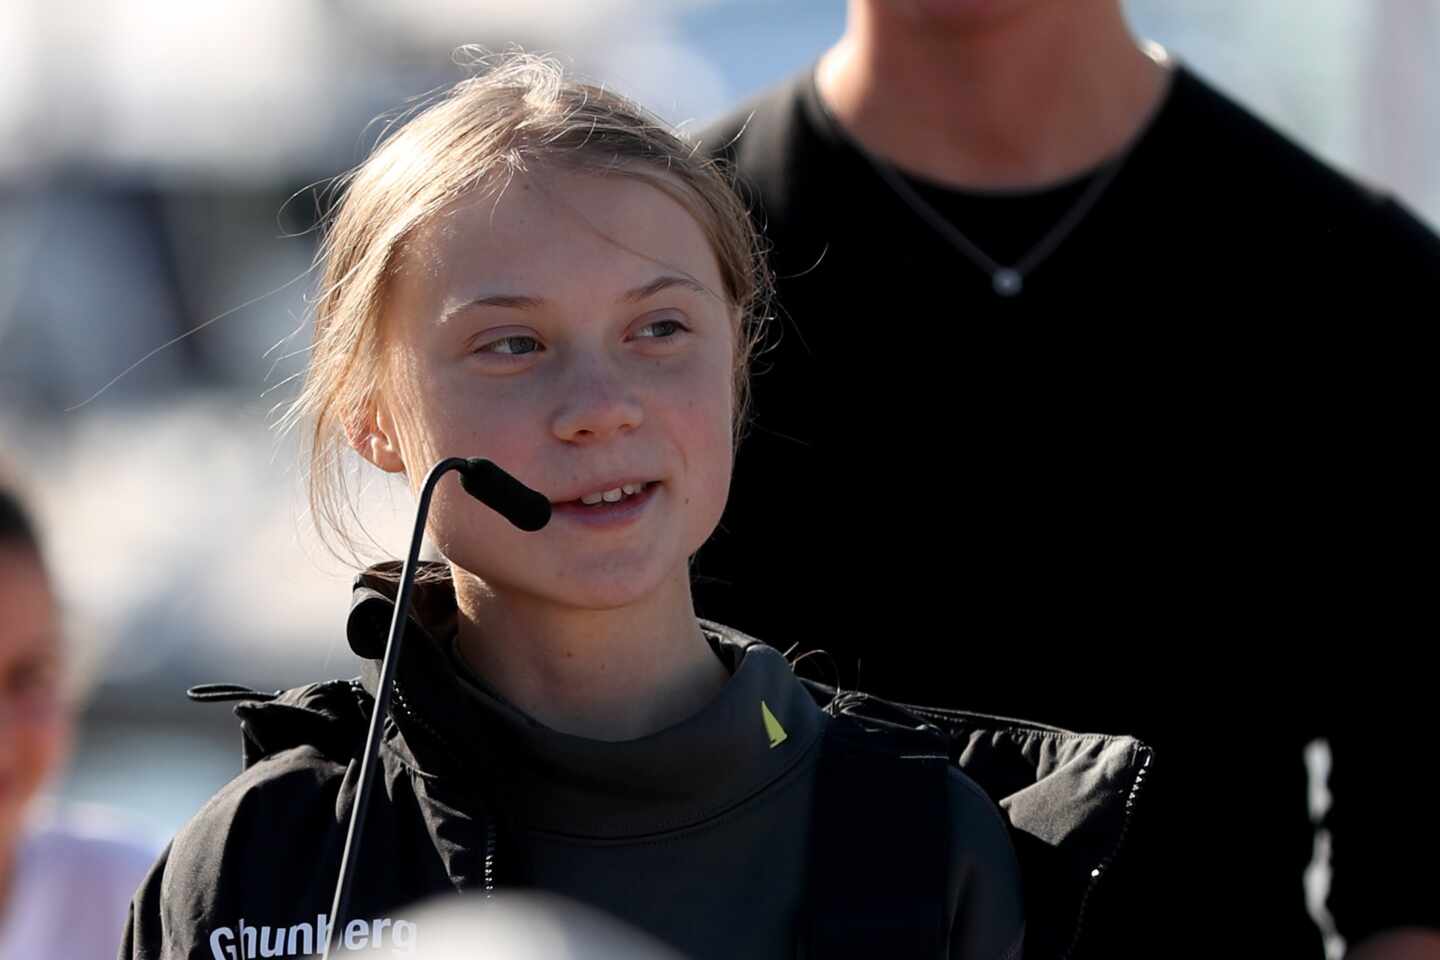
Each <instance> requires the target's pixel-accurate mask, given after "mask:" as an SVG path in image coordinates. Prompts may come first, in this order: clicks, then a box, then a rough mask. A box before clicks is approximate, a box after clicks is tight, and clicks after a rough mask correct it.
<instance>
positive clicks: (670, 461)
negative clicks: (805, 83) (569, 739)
mask: <svg viewBox="0 0 1440 960" xmlns="http://www.w3.org/2000/svg"><path fill="white" fill-rule="evenodd" d="M659 275H680V276H685V277H690V278H693V279H694V280H696V281H698V282H699V284H701V285H702V286H703V287H704V288H705V289H706V290H707V291H710V292H709V293H702V292H696V291H693V290H683V289H672V290H667V291H665V292H663V293H661V294H659V295H656V296H654V297H652V298H649V299H646V300H645V301H643V302H639V303H626V302H623V301H621V300H620V299H619V298H620V296H621V294H622V293H623V292H625V291H628V290H632V289H634V288H636V287H637V286H640V285H643V284H645V283H648V282H650V281H651V280H653V279H654V278H656V277H657V276H659ZM723 288H724V287H723V282H722V280H721V276H720V268H719V265H718V263H717V262H716V259H715V256H714V253H713V251H712V249H711V248H710V245H709V242H708V240H707V239H706V237H705V234H704V231H703V230H702V228H701V227H700V225H699V224H698V223H697V222H696V221H695V220H694V218H693V217H692V216H691V215H690V214H689V212H688V211H687V210H685V208H684V207H683V206H681V205H680V204H679V203H677V202H676V201H675V200H674V199H672V198H671V197H669V196H667V195H666V194H665V193H664V192H663V191H660V190H658V189H656V188H654V187H652V186H649V185H648V184H646V183H644V182H642V181H639V180H635V179H632V178H627V177H618V176H608V177H599V176H594V175H580V174H565V173H549V174H539V173H536V174H531V175H528V176H524V177H520V178H518V179H516V180H515V181H513V182H512V183H511V184H510V185H509V187H508V188H507V189H506V190H505V191H504V192H503V193H502V194H501V196H500V197H499V198H498V200H497V199H495V198H494V197H491V196H482V195H476V196H474V197H472V198H463V199H462V200H461V201H458V202H457V203H456V204H454V205H452V206H451V207H450V208H447V209H446V210H445V211H443V212H442V214H441V215H439V216H438V217H437V219H436V220H435V221H433V222H432V223H430V224H429V225H427V227H426V228H425V229H422V230H421V231H419V232H418V233H417V235H416V238H415V240H414V241H413V242H412V243H411V244H410V245H409V246H408V247H407V250H406V253H405V257H404V264H403V266H402V270H401V271H400V275H399V277H398V279H397V281H396V282H395V283H394V284H393V289H392V291H391V293H390V297H389V300H388V303H387V310H386V321H387V326H388V328H389V330H390V339H391V345H390V346H389V353H390V366H391V375H392V386H391V388H390V390H389V391H388V396H387V398H386V400H385V406H386V407H387V408H388V417H389V420H390V423H391V425H392V429H393V431H394V432H395V433H396V434H397V437H396V445H397V447H398V450H399V456H398V457H396V458H395V459H393V460H391V461H388V465H387V462H386V461H384V458H383V457H381V458H378V460H379V462H381V465H382V466H386V467H387V469H398V468H401V467H404V468H405V469H406V473H407V475H408V476H409V478H410V480H411V483H412V485H413V484H416V483H418V481H419V479H420V478H421V476H422V475H423V473H424V465H428V464H430V463H433V462H434V461H436V460H438V459H440V458H441V457H446V456H464V457H469V456H483V457H488V458H490V459H493V460H494V461H495V462H496V463H498V464H500V465H501V466H502V467H504V468H505V469H506V470H508V471H510V472H511V473H513V474H514V475H515V476H516V477H518V478H519V479H520V480H521V481H522V482H524V483H526V484H527V485H529V486H531V487H533V488H535V489H537V490H539V491H541V492H542V493H545V494H546V495H547V496H552V497H553V496H554V495H555V494H556V493H558V492H559V491H561V490H573V487H574V486H575V485H576V484H582V485H583V484H584V483H586V482H588V481H591V480H593V479H596V478H601V477H615V476H616V475H617V474H618V475H621V476H635V477H643V478H646V479H651V478H654V479H660V480H662V481H663V486H662V489H661V492H660V495H658V496H657V497H656V498H655V501H654V502H653V503H652V504H651V505H650V511H649V513H650V515H649V516H647V518H646V519H645V521H644V522H643V523H642V524H640V525H638V526H637V527H636V528H634V529H633V530H631V531H626V532H624V533H622V534H616V535H614V536H609V537H607V538H599V537H596V536H594V535H593V534H584V533H577V532H576V531H574V530H573V529H571V528H567V527H566V526H565V525H564V524H560V523H552V524H551V526H550V527H547V528H546V529H545V530H543V531H541V532H540V533H537V534H527V533H521V532H519V531H517V530H515V529H514V528H513V527H511V526H510V525H509V524H508V523H507V522H506V521H504V520H503V519H501V518H500V517H498V516H496V515H495V514H494V513H492V512H491V511H489V510H487V509H485V508H484V507H482V506H480V505H478V504H476V503H474V501H472V500H470V498H469V497H467V496H466V495H464V494H463V493H461V492H460V491H459V489H458V484H456V483H454V482H452V481H451V480H447V481H445V482H443V483H442V484H441V486H440V488H439V489H438V490H437V492H436V496H435V500H434V503H433V506H432V511H431V514H430V533H431V536H432V537H433V538H434V540H435V542H436V544H437V546H438V547H439V548H440V549H441V552H442V553H444V555H445V556H446V557H447V558H448V559H450V560H451V561H452V562H453V563H455V564H457V565H459V566H460V567H462V568H463V569H465V570H467V571H469V572H471V573H473V574H475V575H476V576H477V577H479V578H480V579H481V580H483V581H484V582H485V583H486V584H488V585H490V587H492V588H493V589H494V590H495V591H497V592H509V593H511V594H512V595H513V594H514V593H516V592H520V593H523V594H525V595H528V596H532V597H535V598H537V599H541V600H544V601H546V602H554V603H559V604H563V605H566V606H575V607H581V608H601V609H604V608H614V607H617V606H620V605H624V604H628V603H632V602H634V601H636V600H637V599H640V598H643V597H645V596H646V595H647V594H654V593H655V592H656V591H657V590H662V589H663V590H665V591H669V592H672V593H673V592H675V591H676V590H677V589H678V586H677V585H678V584H679V583H682V582H683V584H684V590H685V592H686V595H687V596H686V602H688V567H687V562H688V558H689V557H690V556H691V554H693V553H694V552H695V551H696V550H697V549H698V548H699V547H700V545H701V544H703V543H704V541H705V540H706V539H707V538H708V537H709V536H710V534H711V532H713V530H714V528H715V526H716V525H717V524H718V523H719V519H720V515H721V513H722V511H723V509H724V504H725V499H726V497H727V495H728V492H729V485H730V471H731V463H732V457H733V446H732V443H733V434H732V416H733V392H734V390H733V364H734V350H735V342H734V341H735V335H734V329H733V313H732V310H731V308H730V307H729V306H728V305H727V304H726V303H725V302H724V301H723V300H722V299H721V298H720V297H719V296H717V295H716V293H717V292H718V291H721V290H723ZM493 292H501V293H506V294H513V295H520V294H524V295H528V296H534V297H539V298H543V299H544V300H545V305H544V306H543V307H540V308H535V309H511V308H503V307H491V306H484V307H480V308H476V309H473V310H470V311H468V312H461V313H460V314H458V315H455V316H454V317H452V318H450V319H446V320H443V321H442V320H441V318H442V317H444V316H445V314H446V311H447V310H450V309H453V308H454V307H455V306H456V305H461V304H465V303H467V302H470V301H472V300H473V299H474V298H475V297H476V296H477V295H479V294H481V293H493ZM669 318H675V319H678V320H681V321H683V322H684V323H685V325H686V326H687V327H689V332H688V333H685V334H684V335H683V336H678V337H674V338H660V337H649V338H644V337H640V336H638V334H639V333H641V332H644V331H645V324H647V323H653V322H656V321H663V320H666V319H669ZM651 332H652V333H653V332H654V331H651ZM507 336H523V337H533V338H535V340H536V341H538V343H539V344H540V345H542V346H543V350H537V351H535V352H534V353H533V354H530V355H528V359H521V360H520V362H517V363H515V364H514V365H508V366H507V365H506V362H505V361H507V360H508V359H510V358H506V357H501V356H497V355H495V354H493V353H492V354H488V355H484V354H482V355H475V354H473V353H471V352H470V351H471V350H472V349H473V348H474V347H475V346H477V344H480V343H481V342H482V341H494V340H496V338H501V337H507ZM528 346H530V344H529V343H528V341H527V347H528ZM384 416H385V412H383V411H382V419H383V418H384Z"/></svg>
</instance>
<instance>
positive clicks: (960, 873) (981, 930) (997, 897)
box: [945, 766, 1025, 960]
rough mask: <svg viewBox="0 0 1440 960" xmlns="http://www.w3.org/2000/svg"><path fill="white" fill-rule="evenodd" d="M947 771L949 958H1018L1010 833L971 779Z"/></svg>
mask: <svg viewBox="0 0 1440 960" xmlns="http://www.w3.org/2000/svg"><path fill="white" fill-rule="evenodd" d="M946 773H947V776H946V778H945V792H946V800H947V803H948V808H949V813H950V870H949V881H948V882H949V888H948V889H947V891H946V893H947V904H948V906H949V909H950V937H951V939H950V946H951V955H952V956H959V957H994V958H997V960H1001V958H1004V960H1012V958H1013V960H1018V958H1019V956H1020V948H1021V943H1022V941H1023V940H1024V933H1025V907H1024V901H1025V894H1024V886H1023V885H1022V883H1021V877H1020V862H1019V860H1018V859H1017V858H1016V855H1015V847H1014V844H1013V843H1012V842H1011V838H1010V829H1009V827H1008V825H1007V824H1006V822H1005V819H1004V818H1003V817H1002V816H1001V814H1000V811H999V809H998V808H997V807H996V806H995V803H994V802H993V801H992V800H991V799H990V797H989V796H988V795H987V794H986V793H985V791H984V790H982V789H981V788H980V786H979V785H978V784H977V783H976V782H975V781H974V780H971V779H970V778H969V777H968V776H966V775H965V774H964V773H963V772H962V771H960V770H959V769H958V768H956V767H954V766H951V767H950V768H949V769H948V770H947V771H946Z"/></svg>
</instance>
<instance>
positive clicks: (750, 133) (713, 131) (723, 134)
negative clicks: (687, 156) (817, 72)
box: [690, 71, 809, 162]
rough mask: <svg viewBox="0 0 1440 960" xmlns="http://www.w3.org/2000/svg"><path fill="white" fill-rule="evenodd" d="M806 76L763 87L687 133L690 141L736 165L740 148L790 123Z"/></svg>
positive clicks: (801, 99) (708, 152)
mask: <svg viewBox="0 0 1440 960" xmlns="http://www.w3.org/2000/svg"><path fill="white" fill-rule="evenodd" d="M808 77H809V73H808V71H806V72H803V73H800V74H796V75H795V76H792V77H790V78H788V79H786V80H784V81H782V82H780V83H778V84H775V85H774V86H772V87H768V88H766V89H765V90H763V91H761V92H760V93H758V94H755V95H754V96H752V97H749V98H747V99H746V100H744V101H742V102H741V103H740V105H739V106H737V107H735V108H733V109H732V110H730V111H728V112H727V113H725V114H724V115H723V116H721V117H719V118H718V119H715V120H712V121H710V122H709V123H707V124H705V125H704V126H702V127H700V128H699V129H698V130H696V131H695V132H693V133H691V134H690V139H691V140H693V141H694V142H695V143H696V144H697V145H698V146H699V148H700V150H701V151H702V152H703V153H705V154H708V155H709V156H711V157H716V158H723V159H725V160H728V161H731V162H737V161H738V159H739V157H740V155H741V147H742V145H743V146H744V147H745V149H746V151H747V152H748V151H749V150H750V145H751V144H753V143H755V142H756V141H758V140H763V139H765V138H766V136H767V134H769V133H771V132H773V131H774V130H776V129H777V128H785V127H787V126H789V125H790V124H791V123H793V122H794V118H795V117H796V115H797V112H798V111H799V110H800V108H801V104H802V101H803V92H804V89H805V85H806V84H807V83H808Z"/></svg>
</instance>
